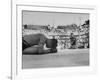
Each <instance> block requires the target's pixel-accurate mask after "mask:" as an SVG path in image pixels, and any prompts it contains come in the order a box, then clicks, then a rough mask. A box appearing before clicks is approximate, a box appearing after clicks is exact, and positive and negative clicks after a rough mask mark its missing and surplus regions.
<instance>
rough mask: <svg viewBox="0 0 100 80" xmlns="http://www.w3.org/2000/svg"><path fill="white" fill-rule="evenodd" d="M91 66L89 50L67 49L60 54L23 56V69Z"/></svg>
mask: <svg viewBox="0 0 100 80" xmlns="http://www.w3.org/2000/svg"><path fill="white" fill-rule="evenodd" d="M74 66H89V49H66V50H60V51H58V53H50V54H43V55H23V57H22V68H23V69H32V68H51V67H74Z"/></svg>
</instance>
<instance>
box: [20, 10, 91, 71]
mask: <svg viewBox="0 0 100 80" xmlns="http://www.w3.org/2000/svg"><path fill="white" fill-rule="evenodd" d="M89 32H90V15H89V13H74V12H49V11H31V10H23V11H22V69H34V68H58V67H81V66H89V63H90V60H89V58H90V56H89V55H90V54H89V49H90V42H89V38H90V37H89V35H90V34H89Z"/></svg>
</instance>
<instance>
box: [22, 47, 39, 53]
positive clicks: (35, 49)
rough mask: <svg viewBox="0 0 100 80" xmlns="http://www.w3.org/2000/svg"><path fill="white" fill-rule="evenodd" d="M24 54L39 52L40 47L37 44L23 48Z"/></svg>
mask: <svg viewBox="0 0 100 80" xmlns="http://www.w3.org/2000/svg"><path fill="white" fill-rule="evenodd" d="M23 54H38V48H37V47H35V46H32V47H29V48H26V49H24V50H23Z"/></svg>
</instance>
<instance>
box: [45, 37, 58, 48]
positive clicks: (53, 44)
mask: <svg viewBox="0 0 100 80" xmlns="http://www.w3.org/2000/svg"><path fill="white" fill-rule="evenodd" d="M46 47H47V48H54V47H55V48H56V47H57V39H55V37H54V36H53V37H52V39H47V40H46Z"/></svg>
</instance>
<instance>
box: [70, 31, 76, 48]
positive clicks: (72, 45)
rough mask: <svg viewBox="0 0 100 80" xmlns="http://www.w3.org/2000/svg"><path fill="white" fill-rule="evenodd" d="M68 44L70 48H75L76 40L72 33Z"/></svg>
mask: <svg viewBox="0 0 100 80" xmlns="http://www.w3.org/2000/svg"><path fill="white" fill-rule="evenodd" d="M70 43H71V47H70V48H72V49H74V48H75V46H76V38H75V36H74V34H73V33H71V35H70Z"/></svg>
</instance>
